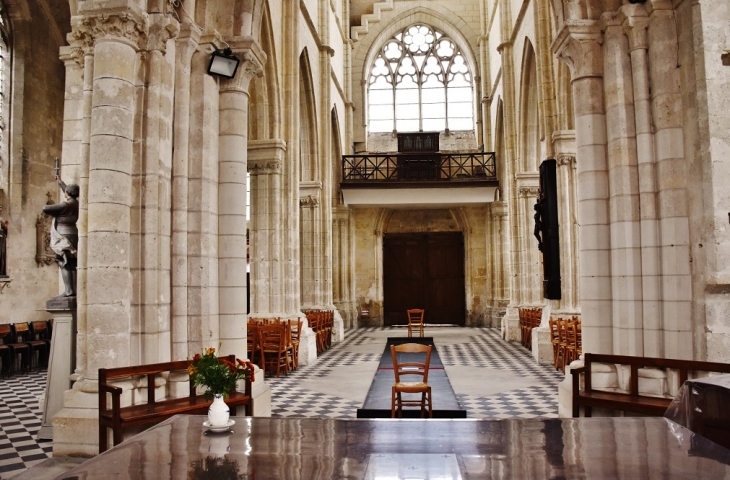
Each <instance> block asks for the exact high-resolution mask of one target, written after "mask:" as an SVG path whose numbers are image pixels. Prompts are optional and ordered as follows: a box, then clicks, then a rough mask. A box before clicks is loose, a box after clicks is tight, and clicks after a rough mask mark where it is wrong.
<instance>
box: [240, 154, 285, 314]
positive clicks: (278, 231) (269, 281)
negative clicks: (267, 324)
mask: <svg viewBox="0 0 730 480" xmlns="http://www.w3.org/2000/svg"><path fill="white" fill-rule="evenodd" d="M285 153H286V143H285V142H284V141H283V140H259V141H256V142H251V143H249V145H248V170H249V172H250V174H251V224H250V226H249V243H250V261H251V313H250V316H251V317H263V318H272V317H286V316H287V315H286V310H285V306H284V271H283V258H284V251H283V243H282V238H283V236H284V224H283V221H282V211H281V210H282V202H281V198H282V189H281V169H282V162H283V160H284V155H285Z"/></svg>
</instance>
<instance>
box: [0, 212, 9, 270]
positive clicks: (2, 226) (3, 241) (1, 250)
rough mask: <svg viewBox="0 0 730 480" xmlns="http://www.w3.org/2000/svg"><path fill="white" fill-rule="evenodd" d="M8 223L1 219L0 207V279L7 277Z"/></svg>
mask: <svg viewBox="0 0 730 480" xmlns="http://www.w3.org/2000/svg"><path fill="white" fill-rule="evenodd" d="M7 239H8V221H7V220H5V219H3V206H2V205H0V277H7V276H8V260H7V259H8V255H7V243H8V242H7Z"/></svg>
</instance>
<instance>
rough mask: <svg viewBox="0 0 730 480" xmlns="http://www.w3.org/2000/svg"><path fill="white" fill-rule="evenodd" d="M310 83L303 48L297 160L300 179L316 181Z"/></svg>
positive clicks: (313, 110) (300, 74) (315, 145)
mask: <svg viewBox="0 0 730 480" xmlns="http://www.w3.org/2000/svg"><path fill="white" fill-rule="evenodd" d="M314 93H315V91H314V84H313V83H312V68H311V65H310V62H309V53H308V51H307V49H306V48H305V49H304V50H303V51H302V53H301V55H300V56H299V109H300V111H299V115H300V118H299V120H300V121H299V128H300V135H299V160H300V177H299V179H300V181H316V180H317V179H318V178H319V164H318V162H317V151H318V149H317V123H318V122H317V111H316V105H317V103H316V99H315V96H314Z"/></svg>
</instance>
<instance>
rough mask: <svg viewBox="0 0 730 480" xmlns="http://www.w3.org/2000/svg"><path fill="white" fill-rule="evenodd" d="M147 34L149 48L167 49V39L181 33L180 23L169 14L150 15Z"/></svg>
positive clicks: (161, 50)
mask: <svg viewBox="0 0 730 480" xmlns="http://www.w3.org/2000/svg"><path fill="white" fill-rule="evenodd" d="M148 18H149V28H148V35H147V50H158V51H160V52H162V53H163V54H164V53H165V52H166V51H167V41H168V40H170V39H172V38H176V37H177V36H178V35H179V34H180V23H179V22H178V21H177V20H175V19H174V18H173V17H171V16H169V15H162V14H159V13H156V14H153V15H150V16H149V17H148Z"/></svg>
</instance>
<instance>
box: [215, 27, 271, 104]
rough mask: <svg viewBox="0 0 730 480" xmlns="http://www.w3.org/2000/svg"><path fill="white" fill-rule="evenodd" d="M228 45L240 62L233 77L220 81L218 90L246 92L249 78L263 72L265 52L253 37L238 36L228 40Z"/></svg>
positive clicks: (258, 75)
mask: <svg viewBox="0 0 730 480" xmlns="http://www.w3.org/2000/svg"><path fill="white" fill-rule="evenodd" d="M229 45H230V49H231V51H232V52H233V53H234V55H236V56H237V57H238V59H239V60H240V61H241V64H240V65H238V70H237V71H236V76H235V77H233V78H231V79H226V80H222V81H221V87H220V90H221V92H223V91H237V92H246V93H248V86H249V84H250V83H251V80H253V78H254V77H261V76H263V74H264V64H265V63H266V53H265V52H264V50H263V49H262V48H261V45H259V44H258V43H257V42H256V40H255V39H254V38H253V37H239V38H237V39H235V40H232V41H231V42H229Z"/></svg>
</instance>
